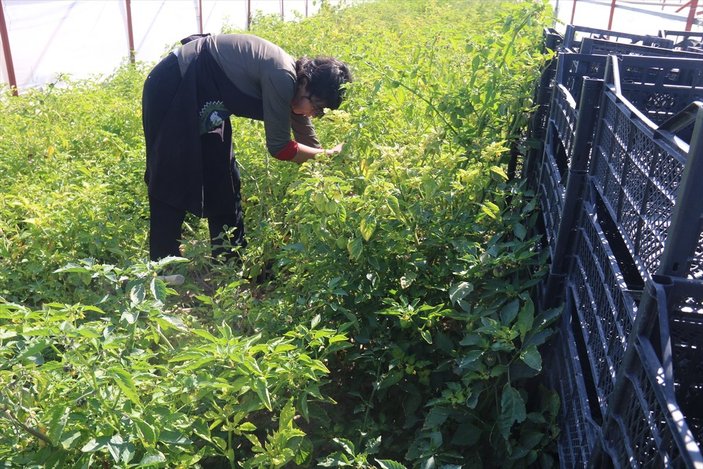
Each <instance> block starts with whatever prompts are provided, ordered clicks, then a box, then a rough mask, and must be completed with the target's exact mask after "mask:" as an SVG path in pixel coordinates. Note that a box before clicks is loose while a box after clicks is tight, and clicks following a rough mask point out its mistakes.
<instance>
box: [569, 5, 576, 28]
mask: <svg viewBox="0 0 703 469" xmlns="http://www.w3.org/2000/svg"><path fill="white" fill-rule="evenodd" d="M574 18H576V0H574V6H573V7H572V8H571V21H570V24H574Z"/></svg>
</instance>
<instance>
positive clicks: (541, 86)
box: [522, 28, 564, 180]
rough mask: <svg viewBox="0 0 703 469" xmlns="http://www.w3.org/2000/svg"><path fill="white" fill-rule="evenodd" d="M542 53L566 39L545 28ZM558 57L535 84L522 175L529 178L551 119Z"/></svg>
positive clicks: (530, 178)
mask: <svg viewBox="0 0 703 469" xmlns="http://www.w3.org/2000/svg"><path fill="white" fill-rule="evenodd" d="M542 39H543V42H542V53H548V52H549V51H555V52H556V51H557V50H558V49H559V46H560V45H561V44H562V42H563V41H564V38H563V37H562V36H561V34H559V33H558V32H557V31H556V30H554V29H552V28H545V29H544V32H543V37H542ZM556 66H557V59H556V56H555V57H554V58H552V59H551V60H549V61H548V62H547V63H546V64H545V67H544V69H543V70H542V73H541V75H540V79H539V81H538V82H537V84H536V86H535V91H534V94H533V98H532V100H533V104H534V106H535V109H534V111H533V112H532V115H531V116H530V121H529V127H528V131H527V138H528V143H529V150H528V152H527V156H526V162H525V164H524V166H523V173H522V176H523V177H524V178H528V180H534V179H536V177H535V176H534V174H535V171H536V166H537V165H538V164H539V160H540V159H541V156H542V152H543V145H542V144H543V141H544V137H545V131H546V128H547V120H548V119H549V109H550V108H549V103H550V100H551V98H552V89H553V87H554V77H555V75H556Z"/></svg>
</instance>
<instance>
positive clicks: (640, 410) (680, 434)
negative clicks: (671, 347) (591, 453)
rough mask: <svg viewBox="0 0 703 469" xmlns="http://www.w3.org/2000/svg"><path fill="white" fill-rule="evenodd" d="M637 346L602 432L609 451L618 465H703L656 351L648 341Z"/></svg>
mask: <svg viewBox="0 0 703 469" xmlns="http://www.w3.org/2000/svg"><path fill="white" fill-rule="evenodd" d="M634 347H635V349H636V353H634V354H633V355H632V359H629V360H628V362H627V364H626V368H625V373H623V377H622V388H621V389H619V396H618V397H619V399H615V400H614V403H613V405H612V406H611V411H610V413H609V415H608V420H607V421H606V424H605V427H604V429H603V435H604V440H605V448H606V452H607V453H608V454H609V456H610V458H611V459H612V460H613V461H614V462H615V464H616V466H619V467H632V468H656V469H658V468H700V467H702V465H703V458H702V457H701V453H700V449H699V447H698V445H697V443H696V441H695V438H694V436H693V434H692V433H691V431H690V429H689V427H688V425H687V423H686V419H685V417H684V413H682V412H681V409H680V408H679V406H678V405H677V403H676V399H675V398H674V396H673V390H672V389H671V388H672V386H671V382H670V381H668V380H667V379H666V376H665V373H664V369H663V367H662V365H661V363H660V362H659V360H658V359H657V356H656V354H655V352H654V349H653V348H652V346H651V344H649V343H648V342H647V341H646V340H645V341H642V342H637V344H636V345H634Z"/></svg>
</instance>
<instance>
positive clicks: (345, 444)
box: [332, 438, 356, 456]
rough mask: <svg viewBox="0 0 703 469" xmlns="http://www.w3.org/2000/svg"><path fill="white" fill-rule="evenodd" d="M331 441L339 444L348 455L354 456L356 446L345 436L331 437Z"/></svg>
mask: <svg viewBox="0 0 703 469" xmlns="http://www.w3.org/2000/svg"><path fill="white" fill-rule="evenodd" d="M332 441H334V442H335V443H337V444H338V445H339V446H341V447H342V449H343V450H344V452H345V453H347V454H348V455H349V456H356V447H355V446H354V443H352V442H351V441H349V440H347V439H345V438H333V439H332Z"/></svg>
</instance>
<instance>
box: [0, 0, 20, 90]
mask: <svg viewBox="0 0 703 469" xmlns="http://www.w3.org/2000/svg"><path fill="white" fill-rule="evenodd" d="M0 40H2V52H3V55H4V56H5V65H6V67H7V81H8V83H9V84H10V89H11V90H12V95H13V96H17V94H18V93H17V79H16V78H15V66H14V65H13V63H12V51H11V50H10V35H9V34H8V32H7V24H6V23H5V11H4V7H3V4H2V0H0Z"/></svg>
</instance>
